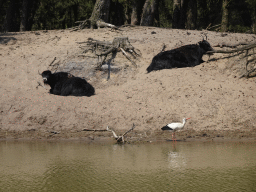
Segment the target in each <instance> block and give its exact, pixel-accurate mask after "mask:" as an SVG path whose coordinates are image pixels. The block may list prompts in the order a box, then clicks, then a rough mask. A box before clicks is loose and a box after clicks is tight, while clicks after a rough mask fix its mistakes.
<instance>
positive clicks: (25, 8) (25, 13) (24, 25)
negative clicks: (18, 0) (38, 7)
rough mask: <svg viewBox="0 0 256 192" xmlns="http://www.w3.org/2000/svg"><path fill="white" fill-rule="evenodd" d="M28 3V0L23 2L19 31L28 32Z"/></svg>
mask: <svg viewBox="0 0 256 192" xmlns="http://www.w3.org/2000/svg"><path fill="white" fill-rule="evenodd" d="M28 3H29V0H23V3H22V11H21V21H20V31H27V30H28Z"/></svg>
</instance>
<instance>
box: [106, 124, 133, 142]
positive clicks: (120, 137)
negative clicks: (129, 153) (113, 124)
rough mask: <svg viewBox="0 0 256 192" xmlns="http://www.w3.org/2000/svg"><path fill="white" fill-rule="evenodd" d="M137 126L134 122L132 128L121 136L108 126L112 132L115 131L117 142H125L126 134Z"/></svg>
mask: <svg viewBox="0 0 256 192" xmlns="http://www.w3.org/2000/svg"><path fill="white" fill-rule="evenodd" d="M134 128H135V125H134V123H133V125H132V128H131V129H129V130H128V131H126V132H125V133H124V134H123V135H121V136H118V135H117V134H116V133H115V132H114V131H113V130H111V129H109V127H108V126H107V129H106V130H107V131H111V132H112V133H113V136H114V138H115V139H116V141H117V143H120V142H123V143H124V142H125V140H124V136H125V135H126V134H127V133H129V132H130V131H132V130H133V129H134Z"/></svg>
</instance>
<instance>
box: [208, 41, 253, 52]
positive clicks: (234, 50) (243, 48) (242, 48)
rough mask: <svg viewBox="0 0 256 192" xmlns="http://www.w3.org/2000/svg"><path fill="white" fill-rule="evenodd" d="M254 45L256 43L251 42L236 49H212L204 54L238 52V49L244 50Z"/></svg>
mask: <svg viewBox="0 0 256 192" xmlns="http://www.w3.org/2000/svg"><path fill="white" fill-rule="evenodd" d="M255 47H256V43H253V44H249V45H246V46H244V47H241V48H237V49H233V50H225V51H224V50H214V51H207V52H206V54H209V53H235V52H239V51H244V50H249V49H253V48H255Z"/></svg>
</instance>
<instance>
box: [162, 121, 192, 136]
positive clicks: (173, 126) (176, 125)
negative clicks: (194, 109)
mask: <svg viewBox="0 0 256 192" xmlns="http://www.w3.org/2000/svg"><path fill="white" fill-rule="evenodd" d="M188 119H190V118H184V119H183V123H170V124H167V125H166V126H164V127H162V128H161V129H162V130H170V131H173V133H172V139H173V138H174V140H175V141H176V137H175V131H177V130H181V129H182V128H183V127H184V126H185V124H186V121H187V120H188Z"/></svg>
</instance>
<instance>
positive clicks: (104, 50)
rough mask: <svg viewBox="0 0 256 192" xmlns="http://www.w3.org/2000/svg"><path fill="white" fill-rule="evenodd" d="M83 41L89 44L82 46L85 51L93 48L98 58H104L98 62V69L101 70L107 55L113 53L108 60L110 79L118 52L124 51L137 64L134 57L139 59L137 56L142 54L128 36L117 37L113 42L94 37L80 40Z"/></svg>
mask: <svg viewBox="0 0 256 192" xmlns="http://www.w3.org/2000/svg"><path fill="white" fill-rule="evenodd" d="M82 43H86V44H87V46H86V47H81V48H85V51H84V52H87V51H89V50H91V51H92V52H94V53H95V55H96V56H98V60H99V58H102V57H104V58H103V60H102V59H101V60H102V61H101V62H98V65H97V66H96V69H98V70H101V68H102V65H103V64H104V63H105V62H106V58H107V56H108V55H109V54H110V53H112V57H111V58H110V59H109V60H108V61H107V62H106V63H107V64H108V69H109V70H108V79H109V78H110V64H111V62H112V60H113V59H115V57H116V54H117V53H118V52H122V53H123V55H124V56H125V57H126V58H127V59H128V60H129V61H130V62H131V63H132V64H133V65H134V66H135V67H137V65H136V62H135V61H134V60H133V59H137V57H139V56H140V54H139V53H138V52H140V51H139V50H137V49H135V48H134V47H133V46H132V45H131V43H130V41H129V39H128V37H115V38H114V39H113V41H112V42H108V41H99V40H95V39H92V38H88V41H87V42H79V44H82ZM128 53H129V54H130V55H131V56H132V57H133V59H131V57H130V55H129V54H128Z"/></svg>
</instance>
